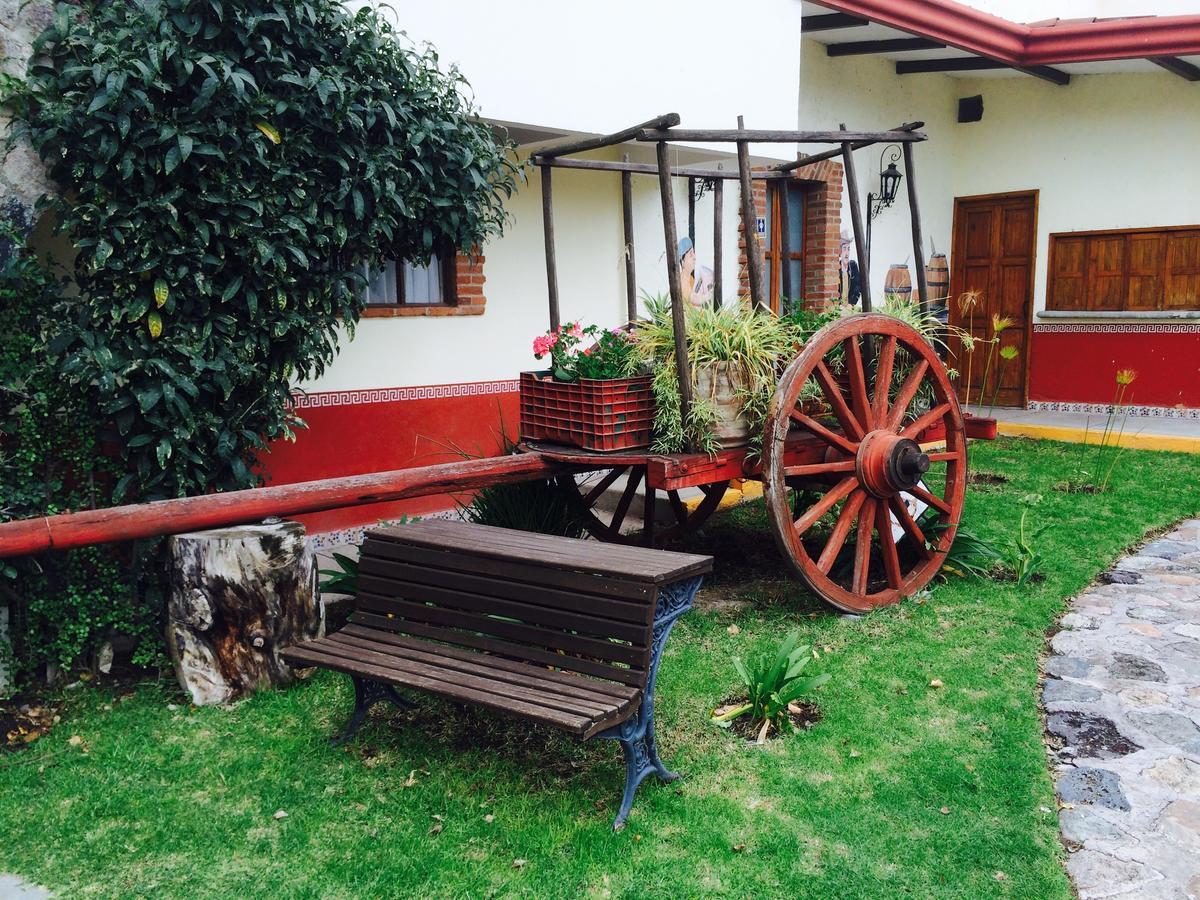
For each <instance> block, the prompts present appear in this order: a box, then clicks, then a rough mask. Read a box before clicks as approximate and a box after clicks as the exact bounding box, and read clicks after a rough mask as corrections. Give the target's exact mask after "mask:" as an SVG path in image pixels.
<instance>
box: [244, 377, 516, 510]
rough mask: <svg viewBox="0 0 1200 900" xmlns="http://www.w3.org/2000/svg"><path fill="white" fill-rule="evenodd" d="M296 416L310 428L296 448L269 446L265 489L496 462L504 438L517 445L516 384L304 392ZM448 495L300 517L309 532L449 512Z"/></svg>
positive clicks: (283, 444) (278, 444)
mask: <svg viewBox="0 0 1200 900" xmlns="http://www.w3.org/2000/svg"><path fill="white" fill-rule="evenodd" d="M297 405H298V410H297V412H298V413H299V415H300V416H301V418H303V419H304V421H305V422H306V423H307V424H308V428H306V429H302V430H300V431H299V432H297V436H296V440H295V442H294V443H289V442H285V441H279V442H276V443H274V444H272V445H271V448H270V453H269V454H267V455H265V456H264V457H263V459H262V466H261V469H262V471H263V473H264V476H265V478H266V482H267V484H294V483H295V482H298V481H311V480H313V479H317V478H334V477H337V476H341V475H359V474H365V473H367V472H385V471H388V470H390V469H405V468H411V467H413V466H427V465H433V464H435V463H445V462H454V461H456V460H461V459H463V458H464V457H466V456H495V455H497V454H499V453H500V452H502V450H503V446H504V443H503V439H502V433H507V434H508V436H509V438H511V439H515V437H516V431H517V426H518V419H519V411H518V403H517V390H516V382H515V381H511V382H510V381H503V382H483V383H471V384H452V385H432V386H424V387H413V388H388V389H382V390H364V391H344V392H331V393H319V394H306V395H303V396H301V397H300V398H299V402H298V404H297ZM453 506H454V498H453V497H450V496H447V495H444V494H443V495H438V496H431V497H421V498H416V499H413V500H402V501H399V502H396V503H380V504H377V505H374V506H360V507H351V508H348V509H340V510H332V511H330V512H324V513H316V514H314V515H311V516H301V517H300V521H301V522H303V523H304V525H305V527H306V528H307V529H308V531H309V533H310V534H315V533H318V532H325V531H336V530H338V529H342V528H351V527H354V526H358V525H364V524H369V523H373V522H377V521H380V520H381V519H394V518H399V517H400V516H401V515H410V516H411V515H419V514H421V513H428V512H434V511H440V510H444V509H449V508H451V507H453Z"/></svg>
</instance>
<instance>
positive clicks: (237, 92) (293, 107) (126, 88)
mask: <svg viewBox="0 0 1200 900" xmlns="http://www.w3.org/2000/svg"><path fill="white" fill-rule="evenodd" d="M35 54H36V55H35V62H34V64H33V65H32V66H31V68H30V75H29V78H28V82H27V86H26V90H25V91H24V92H23V93H22V95H21V96H20V102H19V103H18V107H19V110H18V111H19V117H20V119H21V120H22V121H23V123H24V126H25V127H26V129H27V133H28V135H29V138H30V140H31V141H32V143H33V146H34V147H35V149H36V150H37V151H38V152H39V153H40V155H41V157H42V159H43V160H45V161H46V163H47V165H48V167H49V169H50V172H51V175H52V176H53V177H54V179H55V180H56V181H57V182H58V184H59V185H60V187H61V188H62V193H61V195H59V196H58V197H56V198H53V200H52V201H51V204H50V205H51V206H52V207H53V210H54V212H55V214H56V216H57V221H58V224H59V227H60V229H61V230H63V231H65V232H66V233H68V234H69V235H70V236H71V238H72V240H73V241H74V243H75V245H76V247H77V248H78V250H79V255H78V257H77V262H76V266H75V273H74V274H75V281H76V283H77V285H78V287H79V291H80V297H79V301H78V303H77V305H76V314H75V316H74V317H73V318H72V319H71V320H70V321H66V322H63V323H62V328H61V331H60V333H59V334H58V335H57V336H56V337H55V338H54V341H53V343H52V349H53V350H54V351H55V352H56V353H62V354H63V359H64V364H63V368H62V371H63V373H64V375H65V376H66V377H68V378H69V379H70V380H71V381H72V382H74V383H76V384H79V385H82V386H84V387H86V389H87V390H88V391H89V392H90V394H91V395H92V397H93V398H94V401H95V404H96V406H97V408H98V409H99V411H100V412H101V414H102V415H103V416H105V417H107V418H108V419H110V420H111V421H112V422H113V423H114V424H115V427H116V430H117V433H118V435H119V450H118V455H119V457H120V459H121V462H122V465H121V469H122V472H121V474H120V477H119V480H118V482H117V484H116V486H115V492H114V493H115V498H116V499H118V500H121V499H125V500H130V499H135V500H145V499H155V498H161V497H174V496H183V495H189V494H196V493H202V492H205V491H209V490H214V489H216V490H225V489H231V488H240V487H246V486H249V485H251V484H253V483H254V482H255V476H254V474H253V472H252V469H253V463H254V459H255V455H256V453H257V452H258V451H260V450H261V449H262V448H263V447H264V446H265V444H266V443H267V442H269V441H271V440H275V439H278V438H281V437H290V436H292V429H293V427H294V426H295V425H296V420H295V419H294V418H293V416H292V413H291V412H290V411H289V396H290V390H291V386H292V384H293V383H294V382H295V380H296V379H300V380H303V379H308V378H312V377H314V376H316V375H319V374H320V373H321V372H322V371H323V369H324V367H325V366H326V365H327V364H328V363H329V362H330V361H331V359H332V357H333V355H334V353H335V351H336V346H337V336H338V329H339V326H340V324H341V323H346V324H347V325H351V326H352V323H353V322H354V321H355V320H356V319H357V317H358V314H359V312H360V302H359V299H358V297H359V291H360V289H361V287H362V285H363V283H364V279H363V276H362V270H363V266H364V264H366V265H378V264H380V263H381V262H382V261H383V260H385V259H387V258H393V257H395V258H407V259H411V260H414V261H423V260H426V259H428V257H429V255H430V254H431V253H434V252H437V251H438V250H447V249H451V248H453V249H457V250H461V251H469V250H471V249H472V248H473V247H476V246H479V245H481V244H482V243H483V242H484V241H486V240H487V239H488V238H489V237H490V236H493V235H495V234H497V233H498V232H499V231H500V230H501V228H502V226H503V224H504V212H503V207H502V203H503V201H504V199H505V198H506V197H508V196H509V195H510V194H511V192H512V190H513V188H514V186H515V183H514V179H515V177H516V173H517V170H516V168H515V167H514V166H513V164H512V163H511V162H510V161H509V156H508V154H507V149H508V148H507V147H506V146H504V145H503V144H501V143H497V141H496V139H495V138H494V136H493V134H492V131H491V129H490V127H489V126H487V125H486V124H484V123H482V122H480V121H479V120H478V119H477V117H476V110H475V109H474V107H473V105H472V101H471V100H470V99H469V95H468V94H467V92H466V91H467V87H466V83H465V81H464V80H463V78H462V77H461V76H460V75H459V74H458V73H457V72H456V71H455V70H450V71H442V70H441V69H440V68H439V66H438V59H437V55H436V53H435V52H434V51H433V50H432V49H431V48H418V47H414V46H412V45H410V44H409V43H408V42H407V41H406V39H405V38H404V37H403V36H402V35H399V34H397V33H396V32H395V31H394V30H393V29H392V28H391V27H390V26H389V25H388V24H387V22H385V21H384V20H382V19H380V18H379V17H378V15H377V14H376V13H375V12H373V11H372V10H369V9H363V10H360V11H359V12H357V13H355V14H353V15H351V14H350V13H348V12H347V11H346V10H345V9H344V8H343V7H342V6H341V4H340V3H338V2H336V0H307V2H295V0H288V2H285V0H274V2H273V0H238V2H230V0H203V2H196V0H146V2H139V3H109V2H96V0H92V2H83V3H79V4H75V3H60V4H58V5H57V6H56V10H55V17H54V22H53V24H52V25H51V26H50V28H48V29H47V31H46V32H45V33H44V34H43V35H42V36H41V37H40V38H39V39H38V42H37V44H36V46H35ZM398 352H403V348H398Z"/></svg>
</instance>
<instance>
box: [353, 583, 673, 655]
mask: <svg viewBox="0 0 1200 900" xmlns="http://www.w3.org/2000/svg"><path fill="white" fill-rule="evenodd" d="M356 606H357V608H358V609H361V610H369V611H371V612H376V613H383V614H385V615H386V614H388V613H392V614H394V615H396V616H397V617H403V619H405V620H407V621H410V622H420V623H422V624H425V625H436V626H442V627H443V628H451V629H462V630H464V631H468V632H478V633H482V634H486V635H494V636H495V637H500V638H506V639H508V640H513V641H518V642H520V643H522V644H531V645H533V646H537V647H544V648H546V649H548V650H562V651H564V652H567V653H580V654H585V655H587V656H591V657H594V658H596V659H599V660H606V661H608V662H621V663H627V664H629V665H641V666H646V665H649V661H650V660H649V653H650V648H649V647H645V646H643V647H638V646H631V645H628V644H616V643H612V642H611V641H605V640H601V639H597V638H591V637H581V636H579V635H573V634H569V633H567V632H565V631H556V630H554V629H551V628H542V627H540V626H537V625H524V624H522V623H520V622H510V621H508V620H506V619H494V618H490V617H489V616H487V615H486V614H484V615H480V614H479V613H471V612H468V611H463V610H458V609H451V608H449V607H446V606H428V605H426V604H424V603H416V602H413V601H409V600H401V599H397V598H394V597H387V596H381V595H378V594H375V593H373V592H371V591H367V590H365V589H364V588H363V587H360V588H359V592H358V599H357V603H356ZM445 640H446V641H447V643H456V641H455V640H454V633H452V632H448V633H447V637H446V638H445Z"/></svg>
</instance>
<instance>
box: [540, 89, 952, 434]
mask: <svg viewBox="0 0 1200 900" xmlns="http://www.w3.org/2000/svg"><path fill="white" fill-rule="evenodd" d="M678 125H679V115H678V113H667V114H666V115H662V116H657V117H655V118H653V119H650V120H648V121H646V122H641V123H639V124H637V125H632V126H630V127H629V128H625V129H622V130H621V131H616V132H613V133H612V134H605V135H598V136H595V137H588V138H573V139H569V140H565V141H560V142H558V143H555V144H550V145H549V146H547V147H544V148H542V149H541V150H539V151H538V152H537V153H535V154H534V155H533V157H532V161H533V163H534V165H536V166H538V167H539V169H540V171H541V182H542V224H543V228H544V230H545V243H546V293H547V300H548V304H549V313H550V328H551V329H552V330H554V329H557V328H558V327H559V326H560V325H561V324H562V322H561V316H560V313H559V302H558V268H557V261H556V254H555V245H554V201H553V180H552V177H551V170H552V169H554V168H565V169H581V170H586V171H595V172H619V173H621V206H622V217H623V221H624V236H625V258H626V270H625V292H626V297H625V303H626V309H627V313H628V316H629V320H630V321H633V319H634V318H635V316H636V313H637V296H636V291H637V283H636V278H635V270H634V263H633V259H634V252H633V251H634V248H633V215H632V199H631V198H632V190H631V180H632V176H633V175H656V176H657V177H658V180H659V193H660V195H661V199H662V208H663V234H664V237H665V239H666V246H667V247H668V248H672V247H676V246H678V229H677V226H676V222H675V200H674V193H673V185H672V181H671V179H672V178H687V179H689V183H692V181H691V180H692V179H696V178H703V179H706V180H709V181H713V182H716V183H717V185H721V184H723V182H724V181H726V180H732V179H737V181H738V183H739V185H740V187H741V210H742V223H743V226H742V227H743V231H744V232H745V235H746V266H747V268H748V270H749V281H750V302H751V303H752V304H753V305H754V307H755V308H757V309H762V308H765V307H766V306H767V305H768V298H767V297H766V290H767V289H766V284H765V279H764V268H765V264H764V260H763V250H762V245H761V243H760V242H759V240H758V238H757V235H755V234H754V232H753V230H752V228H751V227H750V226H749V223H751V222H752V221H753V220H754V202H753V196H752V190H751V188H752V184H753V182H754V181H766V182H768V183H771V182H777V181H781V180H784V179H788V178H794V177H795V175H794V173H795V172H796V171H797V170H798V169H801V168H803V167H804V166H807V165H811V164H813V163H815V162H819V161H821V160H825V159H833V158H834V157H839V156H840V157H841V160H842V166H843V169H844V171H845V179H846V190H847V193H848V194H849V199H850V222H851V226H852V228H853V230H854V247H855V252H856V254H857V257H858V271H859V278H860V279H861V284H862V298H863V299H862V309H863V312H870V311H871V286H870V271H869V269H868V262H867V246H866V235H865V228H864V220H863V213H862V207H861V198H860V196H859V191H858V177H857V173H856V172H855V168H854V151H855V150H862V149H864V148H867V147H872V146H874V145H876V144H899V145H900V146H901V147H902V148H903V153H904V163H905V167H906V169H907V172H908V178H907V181H908V201H909V214H910V217H911V219H912V240H913V257H914V262H915V265H916V269H917V286H918V292H919V298H920V303H921V308H922V309H927V308H928V303H929V298H928V291H927V289H926V284H925V257H924V252H923V250H922V239H921V214H920V210H919V208H918V206H917V194H916V183H915V181H916V180H915V177H914V176H915V171H914V164H913V145H914V144H917V143H919V142H921V141H924V140H926V135H925V134H924V133H923V132H921V131H920V130H919V129H920V128H921V127H922V126H923V125H924V123H923V122H908V123H905V124H903V125H900V126H899V127H898V128H894V129H891V130H890V131H849V130H848V129H847V128H846V126H845V125H844V124H843V125H842V126H841V128H840V129H839V130H838V131H773V130H764V129H753V128H746V127H745V123H744V122H743V120H742V117H741V116H738V127H737V128H734V129H720V128H715V129H687V128H678V127H677V126H678ZM628 141H639V142H643V143H653V144H655V145H656V146H655V156H656V162H654V163H635V162H630V161H629V158H628V156H626V158H625V159H623V160H621V161H620V162H616V161H611V160H592V159H570V158H569V157H571V156H572V155H574V154H576V153H584V152H586V151H589V150H598V149H600V148H603V147H611V146H614V145H616V144H623V143H626V142H628ZM672 143H689V144H701V143H702V144H713V143H715V144H734V145H735V146H736V147H737V158H738V166H737V170H736V171H726V170H724V169H720V168H715V169H714V168H711V167H705V166H672V165H670V162H669V153H668V150H669V147H670V145H671V144H672ZM752 144H805V145H809V144H816V145H821V144H830V145H832V148H831V149H827V150H823V151H820V152H817V153H815V154H812V155H808V156H802V157H801V158H799V159H797V160H795V161H792V162H786V163H782V164H780V165H778V166H775V167H773V168H770V169H765V170H760V171H753V170H752V169H751V166H750V146H751V145H752ZM778 197H779V198H780V200H781V201H782V202H783V203H784V204H785V205H786V202H787V191H786V190H781V191H779V193H778ZM715 200H716V201H717V202H715V203H714V224H713V229H714V235H715V237H716V241H715V243H714V246H713V254H714V259H713V270H714V273H716V278H715V279H714V280H715V282H716V284H715V287H716V292H715V298H716V300H715V302H717V303H719V302H720V297H721V285H720V274H721V273H722V270H723V267H722V260H721V241H720V233H721V215H722V212H723V204H722V202H721V201H722V200H723V196H722V194H721V193H720V192H718V193H717V194H716V197H715ZM694 217H695V209H694V207H692V206H690V205H689V221H688V234H689V235H694V233H695V221H694ZM783 219H784V227H783V228H781V231H780V239H781V241H782V250H781V255H782V257H783V258H784V259H787V258H788V254H789V253H790V251H791V239H792V236H791V234H790V233H789V229H788V227H787V224H786V223H787V216H786V215H785V216H784V217H783ZM783 275H784V277H783V281H784V291H785V294H787V295H788V296H790V295H791V294H790V291H791V289H792V288H793V287H795V286H794V285H792V284H791V272H790V267H788V266H785V267H784V273H783ZM667 283H668V285H669V289H670V294H671V307H672V310H673V313H672V325H673V326H674V329H675V370H676V372H677V373H678V376H679V397H680V405H681V415H682V416H683V420H684V421H687V419H688V414H689V411H690V409H691V375H690V373H689V371H688V360H687V342H686V336H685V335H684V333H683V330H684V316H683V303H684V298H683V297H682V288H681V285H680V279H679V267H678V266H677V265H676V261H675V259H674V255H673V254H672V253H670V252H668V254H667Z"/></svg>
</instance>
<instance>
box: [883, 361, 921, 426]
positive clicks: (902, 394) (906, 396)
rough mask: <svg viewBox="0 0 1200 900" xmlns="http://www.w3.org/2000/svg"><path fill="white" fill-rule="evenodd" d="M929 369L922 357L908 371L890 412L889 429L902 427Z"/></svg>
mask: <svg viewBox="0 0 1200 900" xmlns="http://www.w3.org/2000/svg"><path fill="white" fill-rule="evenodd" d="M928 370H929V363H927V362H926V361H925V360H923V359H922V360H920V361H919V362H918V363H917V364H916V365H915V366H913V370H912V371H911V372H909V373H908V377H907V378H905V379H904V384H902V385H900V391H899V393H897V394H896V400H895V402H894V403H893V405H892V411H891V412H890V413H888V420H887V425H886V426H885V427H886V428H887V429H888V430H890V431H895V430H896V429H898V428H899V427H900V423H901V422H902V421H903V420H904V414H905V413H906V412H908V405H909V404H910V403H912V401H913V397H915V396H917V391H918V390H920V388H921V381H922V379H924V377H925V373H926V372H927V371H928Z"/></svg>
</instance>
